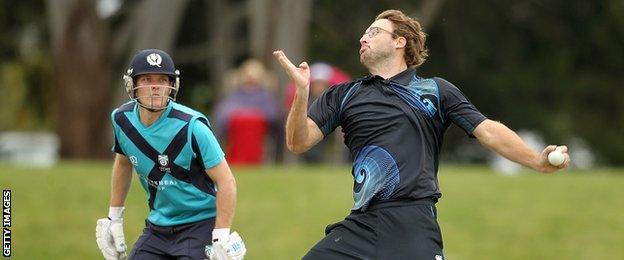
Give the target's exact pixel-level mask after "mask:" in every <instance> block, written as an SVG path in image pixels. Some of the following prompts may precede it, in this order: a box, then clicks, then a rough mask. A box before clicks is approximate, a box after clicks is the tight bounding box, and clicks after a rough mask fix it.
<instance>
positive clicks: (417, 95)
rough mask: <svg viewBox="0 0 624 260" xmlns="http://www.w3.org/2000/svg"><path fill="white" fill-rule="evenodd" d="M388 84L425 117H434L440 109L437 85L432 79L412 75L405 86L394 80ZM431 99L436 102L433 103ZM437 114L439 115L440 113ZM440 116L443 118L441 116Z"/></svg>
mask: <svg viewBox="0 0 624 260" xmlns="http://www.w3.org/2000/svg"><path fill="white" fill-rule="evenodd" d="M390 84H391V85H392V86H395V87H394V88H392V90H393V91H394V92H395V93H397V94H398V95H399V97H400V98H401V99H403V101H405V102H406V103H407V104H409V105H410V106H412V107H416V108H418V109H419V110H420V111H421V112H423V113H424V114H425V115H426V116H427V117H430V118H431V117H434V116H435V115H436V113H438V112H439V111H440V109H439V105H440V93H439V90H438V85H437V84H436V83H435V81H433V80H432V79H423V78H419V77H416V76H414V78H413V79H412V80H411V81H410V83H409V85H407V86H403V85H400V84H397V83H394V82H391V83H390ZM431 99H433V100H431ZM433 101H435V102H436V103H433ZM438 114H439V115H441V114H440V113H438ZM440 118H441V119H443V118H442V117H440Z"/></svg>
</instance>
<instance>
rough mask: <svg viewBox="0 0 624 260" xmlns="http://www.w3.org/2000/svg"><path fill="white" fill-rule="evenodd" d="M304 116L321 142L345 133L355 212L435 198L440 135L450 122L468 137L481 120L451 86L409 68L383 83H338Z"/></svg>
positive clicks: (376, 79)
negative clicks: (317, 131)
mask: <svg viewBox="0 0 624 260" xmlns="http://www.w3.org/2000/svg"><path fill="white" fill-rule="evenodd" d="M308 116H309V117H310V118H311V119H312V120H313V121H314V122H315V123H316V124H317V125H318V127H319V128H320V129H321V131H322V132H323V134H324V135H325V136H327V135H328V134H330V133H331V132H332V131H333V130H334V129H335V128H336V127H338V126H341V127H342V131H343V132H344V137H345V140H344V142H345V145H346V146H347V147H348V148H349V150H350V153H351V157H352V159H353V168H352V174H353V178H354V185H353V197H354V206H353V210H359V209H361V210H366V208H367V206H368V205H369V204H370V203H375V202H378V201H390V200H404V199H406V200H415V199H422V198H434V199H435V200H437V199H438V198H439V197H440V196H441V192H440V189H439V185H438V180H437V172H438V157H439V154H440V149H441V147H442V140H443V136H444V133H445V131H446V130H447V129H448V127H449V126H450V124H451V123H454V124H456V125H458V126H459V127H460V128H462V129H463V130H464V131H465V132H466V134H467V135H468V136H471V137H473V136H472V131H473V130H474V129H475V127H476V126H477V125H478V124H479V123H481V122H482V121H484V120H485V119H486V117H485V116H483V115H482V114H481V113H480V112H479V111H478V110H477V109H476V108H475V106H474V105H473V104H472V103H470V101H469V100H468V99H467V98H466V97H465V96H464V94H463V93H462V92H461V91H460V90H459V89H458V88H457V87H455V86H453V84H451V83H449V82H448V81H446V80H444V79H441V78H422V77H419V76H418V75H417V74H416V71H415V70H414V69H412V68H408V69H406V70H405V71H403V72H401V73H399V74H397V75H395V76H394V77H392V78H390V79H387V80H386V79H383V78H382V77H380V76H368V77H365V78H362V79H358V80H355V81H353V82H349V83H345V84H340V85H336V86H334V87H332V88H330V89H328V90H327V91H325V92H324V93H323V94H322V95H321V96H320V97H319V98H318V99H317V100H316V101H315V102H314V103H313V104H312V105H311V107H310V110H309V113H308Z"/></svg>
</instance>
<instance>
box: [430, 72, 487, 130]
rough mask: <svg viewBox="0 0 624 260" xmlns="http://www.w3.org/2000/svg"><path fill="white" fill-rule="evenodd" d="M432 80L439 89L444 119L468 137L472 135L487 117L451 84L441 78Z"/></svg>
mask: <svg viewBox="0 0 624 260" xmlns="http://www.w3.org/2000/svg"><path fill="white" fill-rule="evenodd" d="M434 80H435V81H436V84H437V85H438V87H439V89H440V95H441V101H442V108H443V111H444V119H445V120H449V119H450V120H451V121H452V122H453V123H454V124H455V125H457V126H459V127H460V128H461V129H463V130H464V132H466V134H467V135H468V136H469V137H474V135H473V134H472V132H473V131H474V129H475V128H476V127H477V126H478V125H479V124H480V123H481V122H483V121H484V120H485V119H487V118H486V117H485V116H484V115H483V114H481V112H479V110H477V108H476V107H475V106H474V105H473V104H472V103H471V102H470V101H469V100H468V98H466V96H465V95H464V93H462V92H461V90H459V89H458V88H457V87H455V86H454V85H453V84H451V83H450V82H448V81H446V80H444V79H441V78H435V79H434Z"/></svg>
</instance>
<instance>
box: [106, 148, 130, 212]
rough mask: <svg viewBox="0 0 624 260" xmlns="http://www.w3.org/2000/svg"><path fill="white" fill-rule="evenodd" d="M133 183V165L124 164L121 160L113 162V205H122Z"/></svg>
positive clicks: (111, 203)
mask: <svg viewBox="0 0 624 260" xmlns="http://www.w3.org/2000/svg"><path fill="white" fill-rule="evenodd" d="M131 183H132V166H130V165H124V163H123V162H121V161H120V160H117V159H116V160H115V163H114V164H113V174H112V181H111V201H110V206H111V207H121V206H123V205H124V203H125V201H126V196H127V195H128V191H129V190H130V184H131Z"/></svg>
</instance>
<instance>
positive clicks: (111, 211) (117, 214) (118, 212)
mask: <svg viewBox="0 0 624 260" xmlns="http://www.w3.org/2000/svg"><path fill="white" fill-rule="evenodd" d="M124 209H126V208H125V207H109V208H108V218H109V219H110V220H117V219H120V218H122V217H123V211H124Z"/></svg>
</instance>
